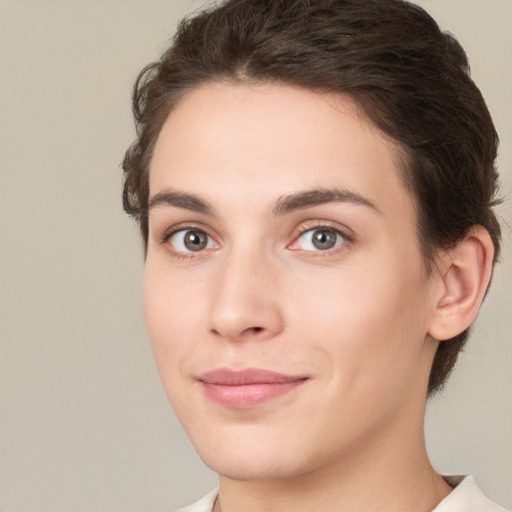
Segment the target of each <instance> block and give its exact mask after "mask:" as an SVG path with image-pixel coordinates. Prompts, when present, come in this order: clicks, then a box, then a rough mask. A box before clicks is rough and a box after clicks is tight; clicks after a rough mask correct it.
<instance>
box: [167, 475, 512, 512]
mask: <svg viewBox="0 0 512 512" xmlns="http://www.w3.org/2000/svg"><path fill="white" fill-rule="evenodd" d="M446 479H447V480H448V481H449V483H450V484H451V485H457V486H456V487H455V489H453V491H452V492H451V493H450V494H449V495H448V496H446V498H445V499H444V500H443V501H441V503H439V505H438V506H437V507H436V508H435V509H434V510H433V511H432V512H507V511H506V510H505V509H504V508H503V507H500V506H499V505H497V504H496V503H494V502H493V501H491V500H490V499H489V498H487V496H485V494H484V493H483V492H482V491H481V490H480V489H479V488H478V486H477V485H476V482H475V480H474V478H473V477H472V476H466V477H447V478H446ZM217 492H218V491H217V490H215V491H212V492H210V493H209V494H207V495H206V496H205V497H204V498H202V499H200V500H199V501H196V502H195V503H194V504H193V505H189V506H188V507H185V508H181V509H179V510H177V511H176V512H211V510H212V508H213V503H214V501H215V497H216V496H217Z"/></svg>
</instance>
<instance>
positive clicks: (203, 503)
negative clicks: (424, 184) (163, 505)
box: [175, 489, 218, 512]
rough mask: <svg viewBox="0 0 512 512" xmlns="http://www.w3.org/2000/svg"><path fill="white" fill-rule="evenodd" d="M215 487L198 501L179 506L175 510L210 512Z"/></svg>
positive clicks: (180, 511) (182, 511)
mask: <svg viewBox="0 0 512 512" xmlns="http://www.w3.org/2000/svg"><path fill="white" fill-rule="evenodd" d="M217 492H218V491H217V489H216V490H214V491H212V492H209V493H208V494H207V495H206V496H203V497H202V498H201V499H200V500H199V501H196V502H195V503H192V505H188V506H187V507H183V508H180V509H178V510H176V511H175V512H211V510H212V508H213V503H214V502H215V498H216V497H217Z"/></svg>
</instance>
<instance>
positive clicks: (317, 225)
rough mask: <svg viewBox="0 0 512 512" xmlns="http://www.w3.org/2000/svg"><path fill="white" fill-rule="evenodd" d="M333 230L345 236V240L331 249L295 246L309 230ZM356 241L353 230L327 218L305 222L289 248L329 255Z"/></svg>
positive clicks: (318, 254)
mask: <svg viewBox="0 0 512 512" xmlns="http://www.w3.org/2000/svg"><path fill="white" fill-rule="evenodd" d="M322 229H325V230H332V231H335V232H337V233H338V234H339V235H340V236H342V237H343V238H344V240H345V241H344V242H343V243H341V244H339V245H338V246H335V247H333V248H331V249H326V250H325V251H321V250H318V251H308V250H305V249H301V248H293V247H292V246H293V245H296V244H297V242H298V240H299V238H300V237H301V236H302V235H304V234H305V233H307V232H309V231H316V230H322ZM353 241H354V235H353V234H352V232H351V230H350V229H348V228H346V227H344V226H341V225H340V224H338V223H336V222H333V221H326V220H318V221H308V222H305V223H303V224H302V225H301V226H300V228H299V230H298V232H297V233H296V234H295V236H294V237H293V241H292V243H291V244H289V245H288V248H289V249H291V250H295V251H302V252H306V253H315V256H327V255H329V254H333V253H334V252H337V251H340V250H343V249H344V248H345V247H346V245H347V244H351V243H352V242H353Z"/></svg>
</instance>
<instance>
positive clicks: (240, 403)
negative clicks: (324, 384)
mask: <svg viewBox="0 0 512 512" xmlns="http://www.w3.org/2000/svg"><path fill="white" fill-rule="evenodd" d="M304 382H305V380H294V381H290V382H268V383H267V382H265V383H255V384H244V385H240V386H236V385H235V386H227V385H223V384H211V383H207V382H203V383H202V384H203V389H204V392H205V395H206V396H207V397H208V398H209V399H210V400H213V401H214V402H216V403H218V404H220V405H222V406H224V407H228V408H230V409H249V408H251V407H256V406H258V405H260V404H263V403H265V402H268V401H269V400H272V399H274V398H277V397H279V396H282V395H285V394H286V393H289V392H291V391H292V390H294V389H295V388H297V387H299V386H300V385H301V384H303V383H304Z"/></svg>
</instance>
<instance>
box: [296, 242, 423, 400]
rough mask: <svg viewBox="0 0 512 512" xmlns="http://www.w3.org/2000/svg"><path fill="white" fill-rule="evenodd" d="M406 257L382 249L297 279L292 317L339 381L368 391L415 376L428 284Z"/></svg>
mask: <svg viewBox="0 0 512 512" xmlns="http://www.w3.org/2000/svg"><path fill="white" fill-rule="evenodd" d="M406 260H407V258H404V259H402V258H396V256H395V258H394V259H392V258H386V255H385V253H384V252H383V251H380V252H379V258H378V259H376V258H368V261H365V262H358V265H357V266H356V265H354V266H351V267H348V266H347V267H344V268H342V267H340V269H339V270H338V269H330V272H329V273H328V274H327V273H326V275H325V276H322V275H320V274H319V275H316V276H315V279H314V280H308V282H307V283H306V282H303V283H299V286H298V289H297V290H296V292H295V294H294V295H293V296H294V297H295V299H294V307H292V308H291V310H294V311H291V313H290V314H291V315H293V318H294V320H293V322H292V323H293V324H295V325H296V326H300V332H302V333H306V332H308V333H309V338H310V340H312V341H313V342H314V343H315V344H316V345H317V348H318V349H319V350H320V351H322V352H324V353H325V355H326V360H329V361H330V366H331V372H332V374H333V375H334V376H335V379H336V380H337V381H338V382H339V381H340V380H342V381H343V384H340V386H341V387H345V388H347V387H349V388H351V389H353V390H354V392H355V393H358V392H360V393H361V394H365V393H368V392H369V389H368V388H370V387H374V388H375V387H379V386H382V387H386V386H387V385H389V386H395V385H396V384H397V382H398V381H400V380H401V379H408V378H413V373H414V368H415V365H416V364H418V361H419V357H420V352H421V348H422V345H423V341H424V337H425V334H426V321H425V315H424V313H425V305H424V301H425V293H426V287H425V283H424V280H423V278H422V275H421V270H420V271H418V268H421V267H419V265H411V264H409V266H408V265H407V264H406ZM376 261H378V262H379V264H378V265H376V264H375V262H376ZM359 263H360V264H359ZM304 290H308V293H304ZM394 376H396V378H394ZM358 390H359V391H358ZM374 391H375V389H374Z"/></svg>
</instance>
